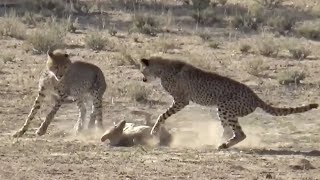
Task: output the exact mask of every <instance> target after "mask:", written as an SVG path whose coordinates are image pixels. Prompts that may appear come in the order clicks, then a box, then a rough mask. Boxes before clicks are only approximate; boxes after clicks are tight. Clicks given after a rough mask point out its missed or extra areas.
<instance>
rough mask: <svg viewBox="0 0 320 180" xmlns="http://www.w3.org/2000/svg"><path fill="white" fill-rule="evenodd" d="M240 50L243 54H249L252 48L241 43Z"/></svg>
mask: <svg viewBox="0 0 320 180" xmlns="http://www.w3.org/2000/svg"><path fill="white" fill-rule="evenodd" d="M239 50H240V52H241V53H244V54H246V53H249V51H250V50H251V46H250V45H249V44H246V43H241V44H240V46H239Z"/></svg>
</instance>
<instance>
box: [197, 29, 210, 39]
mask: <svg viewBox="0 0 320 180" xmlns="http://www.w3.org/2000/svg"><path fill="white" fill-rule="evenodd" d="M198 36H199V37H200V38H201V39H202V40H203V41H209V40H210V39H211V34H210V32H209V31H200V32H198Z"/></svg>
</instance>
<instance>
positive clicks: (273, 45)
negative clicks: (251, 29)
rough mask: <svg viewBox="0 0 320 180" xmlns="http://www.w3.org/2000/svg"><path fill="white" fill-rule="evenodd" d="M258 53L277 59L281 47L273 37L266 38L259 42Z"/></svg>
mask: <svg viewBox="0 0 320 180" xmlns="http://www.w3.org/2000/svg"><path fill="white" fill-rule="evenodd" d="M256 45H257V51H258V53H259V54H260V55H262V56H266V57H276V56H277V55H278V53H279V49H280V46H279V45H278V44H277V42H276V41H275V40H274V39H273V38H271V37H265V38H262V39H260V40H257V42H256Z"/></svg>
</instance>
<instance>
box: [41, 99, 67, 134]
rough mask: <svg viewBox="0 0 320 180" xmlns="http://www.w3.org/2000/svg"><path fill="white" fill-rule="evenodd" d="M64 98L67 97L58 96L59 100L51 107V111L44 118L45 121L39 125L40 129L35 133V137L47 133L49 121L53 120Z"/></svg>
mask: <svg viewBox="0 0 320 180" xmlns="http://www.w3.org/2000/svg"><path fill="white" fill-rule="evenodd" d="M66 98H67V95H62V96H60V98H58V99H57V100H56V101H55V103H54V106H53V107H52V109H51V111H50V112H49V114H48V115H47V116H46V119H45V120H44V121H43V122H42V124H41V125H40V127H39V128H38V130H37V131H36V134H37V135H39V136H42V135H44V134H45V133H46V132H47V129H48V126H49V125H50V123H51V121H52V120H53V118H54V116H55V115H56V113H57V112H58V110H59V109H60V107H61V105H62V103H63V101H64V100H65V99H66Z"/></svg>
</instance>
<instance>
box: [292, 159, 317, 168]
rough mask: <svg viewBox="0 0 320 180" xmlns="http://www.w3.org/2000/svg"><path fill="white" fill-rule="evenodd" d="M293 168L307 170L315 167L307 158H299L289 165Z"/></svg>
mask: <svg viewBox="0 0 320 180" xmlns="http://www.w3.org/2000/svg"><path fill="white" fill-rule="evenodd" d="M289 167H291V168H292V169H294V170H309V169H315V167H314V166H313V165H312V164H311V163H310V161H308V160H307V159H300V160H298V161H297V162H295V163H293V164H291V165H289Z"/></svg>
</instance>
